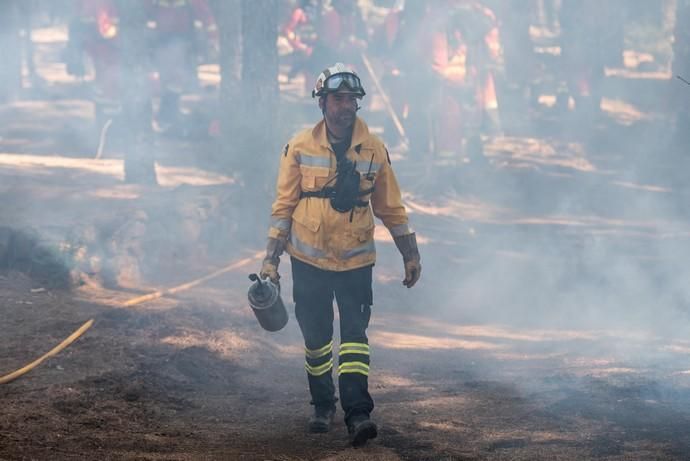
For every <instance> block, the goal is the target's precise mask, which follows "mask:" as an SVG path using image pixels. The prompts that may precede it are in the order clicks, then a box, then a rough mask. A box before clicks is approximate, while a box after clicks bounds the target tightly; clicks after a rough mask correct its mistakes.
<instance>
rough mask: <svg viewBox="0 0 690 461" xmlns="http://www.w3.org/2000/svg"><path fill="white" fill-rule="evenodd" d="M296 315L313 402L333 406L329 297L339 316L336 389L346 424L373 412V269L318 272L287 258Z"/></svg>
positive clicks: (330, 307)
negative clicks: (369, 331)
mask: <svg viewBox="0 0 690 461" xmlns="http://www.w3.org/2000/svg"><path fill="white" fill-rule="evenodd" d="M292 279H293V297H294V301H295V316H296V317H297V322H298V323H299V326H300V329H301V330H302V336H303V337H304V345H305V354H306V364H305V368H306V370H307V378H308V380H309V391H310V392H311V397H312V402H311V403H312V404H313V405H316V406H317V407H328V406H333V405H335V402H336V401H337V399H336V398H335V386H334V385H333V363H334V359H333V356H334V349H333V320H334V316H333V296H334V295H335V299H336V301H337V304H338V312H339V314H340V348H339V350H338V388H339V390H340V404H341V406H342V408H343V411H344V412H345V422H346V423H348V422H349V420H350V419H351V418H352V416H354V415H359V414H366V415H369V413H370V412H371V411H372V410H373V409H374V402H373V400H372V399H371V396H370V395H369V391H368V375H369V340H368V339H367V335H366V329H367V327H368V326H369V317H370V316H371V305H372V298H373V297H372V266H368V267H363V268H360V269H354V270H351V271H344V272H332V271H326V270H322V269H319V268H317V267H314V266H312V265H310V264H306V263H304V262H301V261H299V260H297V259H295V258H292Z"/></svg>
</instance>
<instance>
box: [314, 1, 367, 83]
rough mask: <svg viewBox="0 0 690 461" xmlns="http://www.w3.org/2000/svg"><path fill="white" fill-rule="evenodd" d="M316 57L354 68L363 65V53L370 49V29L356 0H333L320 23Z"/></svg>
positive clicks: (359, 67)
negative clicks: (336, 61) (368, 32)
mask: <svg viewBox="0 0 690 461" xmlns="http://www.w3.org/2000/svg"><path fill="white" fill-rule="evenodd" d="M318 36H319V40H318V41H317V43H316V47H315V59H316V60H318V61H319V62H324V61H330V60H336V59H337V60H339V61H342V62H344V63H345V64H347V65H349V66H352V67H353V68H354V69H355V70H360V71H361V68H362V59H361V56H360V54H361V53H362V52H363V51H365V50H366V48H367V40H366V39H367V28H366V24H365V23H364V20H363V19H362V14H361V11H360V9H359V6H358V5H357V2H356V1H352V0H331V7H330V8H328V9H326V10H325V11H324V13H323V15H322V16H321V18H320V21H319V26H318Z"/></svg>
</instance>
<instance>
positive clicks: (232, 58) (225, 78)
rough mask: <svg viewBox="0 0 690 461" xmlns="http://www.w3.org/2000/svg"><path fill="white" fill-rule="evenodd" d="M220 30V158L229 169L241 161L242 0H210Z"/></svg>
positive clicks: (224, 167) (226, 169)
mask: <svg viewBox="0 0 690 461" xmlns="http://www.w3.org/2000/svg"><path fill="white" fill-rule="evenodd" d="M210 5H211V8H212V9H213V14H214V16H215V17H216V22H217V24H218V32H219V34H220V56H219V61H220V76H221V83H220V107H221V110H220V126H221V135H220V138H221V143H220V150H221V152H220V154H221V156H220V157H221V159H222V160H221V161H220V165H219V167H220V168H221V169H222V170H225V171H228V170H230V169H232V168H233V167H238V166H240V165H241V162H240V161H239V158H238V156H239V155H240V151H239V150H237V148H236V147H234V146H236V142H237V141H236V140H237V137H238V136H239V133H240V130H239V121H240V120H241V119H242V116H241V111H240V110H238V109H239V99H240V94H241V93H240V91H241V81H240V79H241V78H242V1H241V0H214V1H212V2H211V3H210Z"/></svg>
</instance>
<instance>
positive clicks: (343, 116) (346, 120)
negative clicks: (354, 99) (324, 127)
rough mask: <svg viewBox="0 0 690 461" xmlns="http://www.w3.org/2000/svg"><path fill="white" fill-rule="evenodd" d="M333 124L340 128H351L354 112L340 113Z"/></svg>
mask: <svg viewBox="0 0 690 461" xmlns="http://www.w3.org/2000/svg"><path fill="white" fill-rule="evenodd" d="M334 121H335V123H336V124H338V126H340V127H342V128H346V127H348V126H351V125H352V124H353V123H354V121H355V111H350V110H348V111H342V112H339V113H338V114H336V116H335V120H334Z"/></svg>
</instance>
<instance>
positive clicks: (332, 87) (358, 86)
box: [311, 62, 366, 99]
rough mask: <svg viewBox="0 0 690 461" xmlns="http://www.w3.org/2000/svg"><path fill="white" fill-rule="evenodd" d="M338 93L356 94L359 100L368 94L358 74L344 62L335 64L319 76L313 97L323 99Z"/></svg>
mask: <svg viewBox="0 0 690 461" xmlns="http://www.w3.org/2000/svg"><path fill="white" fill-rule="evenodd" d="M336 91H337V92H339V93H351V94H355V95H357V97H358V98H359V99H361V98H362V97H364V95H365V94H366V92H365V91H364V87H363V86H362V82H361V81H360V79H359V77H358V76H357V73H356V72H355V71H354V70H352V69H351V68H349V67H348V66H346V65H345V64H343V63H342V62H337V63H335V64H334V65H332V66H331V67H329V68H327V69H325V70H324V71H323V72H321V73H320V74H319V77H318V78H317V79H316V84H315V85H314V89H313V90H312V92H311V97H312V98H315V97H317V96H318V97H321V96H325V95H327V94H328V93H335V92H336Z"/></svg>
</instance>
